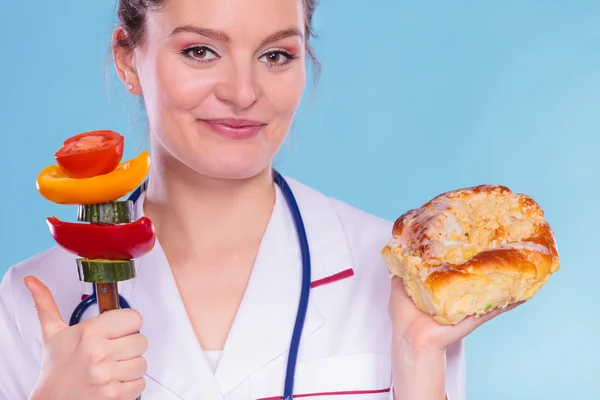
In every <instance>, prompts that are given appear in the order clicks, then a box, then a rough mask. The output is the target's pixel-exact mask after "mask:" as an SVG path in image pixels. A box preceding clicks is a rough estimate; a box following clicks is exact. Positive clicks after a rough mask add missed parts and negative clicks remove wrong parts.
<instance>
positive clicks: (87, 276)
mask: <svg viewBox="0 0 600 400" xmlns="http://www.w3.org/2000/svg"><path fill="white" fill-rule="evenodd" d="M77 272H78V273H79V280H80V281H83V282H92V283H115V282H121V281H126V280H129V279H133V278H135V265H134V262H133V260H91V259H87V258H78V259H77Z"/></svg>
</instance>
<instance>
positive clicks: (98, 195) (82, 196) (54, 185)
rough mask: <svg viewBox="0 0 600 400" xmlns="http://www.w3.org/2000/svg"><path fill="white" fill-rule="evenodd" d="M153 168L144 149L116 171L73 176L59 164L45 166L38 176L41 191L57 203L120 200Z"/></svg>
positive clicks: (74, 203)
mask: <svg viewBox="0 0 600 400" xmlns="http://www.w3.org/2000/svg"><path fill="white" fill-rule="evenodd" d="M149 171H150V155H149V154H148V151H143V152H142V153H140V154H139V155H138V156H137V157H135V158H132V159H131V160H128V161H125V162H122V163H120V164H119V166H118V167H117V168H116V169H114V170H113V171H112V172H109V173H108V174H104V175H97V176H93V177H89V178H79V179H78V178H71V177H69V176H67V174H65V173H64V172H63V171H62V170H61V169H60V167H59V166H58V165H50V166H48V167H46V168H44V169H43V170H42V171H41V172H40V173H39V175H38V177H37V181H36V186H37V190H38V192H39V193H40V194H41V195H42V196H43V197H44V198H45V199H47V200H50V201H52V202H54V203H57V204H66V205H76V204H82V205H86V204H101V203H108V202H111V201H116V200H119V199H120V198H121V197H123V196H125V195H126V194H128V193H130V192H132V191H134V190H135V189H136V188H137V187H138V186H139V185H140V184H142V183H143V182H144V179H145V178H146V176H147V175H148V172H149Z"/></svg>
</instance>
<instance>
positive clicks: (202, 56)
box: [182, 46, 219, 63]
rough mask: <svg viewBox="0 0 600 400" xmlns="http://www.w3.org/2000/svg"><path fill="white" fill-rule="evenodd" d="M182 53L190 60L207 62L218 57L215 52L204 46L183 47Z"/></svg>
mask: <svg viewBox="0 0 600 400" xmlns="http://www.w3.org/2000/svg"><path fill="white" fill-rule="evenodd" d="M182 53H183V54H184V55H185V56H186V57H187V58H189V59H191V60H192V61H196V62H200V63H202V62H208V61H212V60H216V59H217V58H219V56H218V55H217V53H215V52H214V51H213V50H211V49H210V48H208V47H206V46H194V47H188V48H187V49H184V50H183V51H182Z"/></svg>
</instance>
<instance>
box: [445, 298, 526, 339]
mask: <svg viewBox="0 0 600 400" xmlns="http://www.w3.org/2000/svg"><path fill="white" fill-rule="evenodd" d="M524 302H525V301H520V302H517V303H513V304H510V305H508V306H507V307H504V308H500V307H497V308H495V309H493V310H491V311H488V312H487V313H485V314H482V315H480V316H479V317H476V316H474V315H471V316H469V317H467V318H465V319H464V320H462V321H461V322H459V323H458V324H457V325H456V327H457V329H458V330H459V332H460V336H461V337H464V336H467V335H468V334H470V333H471V332H473V331H474V330H475V329H477V328H478V327H479V326H481V325H483V324H484V323H486V322H488V321H490V320H491V319H493V318H495V317H497V316H498V315H500V314H504V313H505V312H507V311H510V310H512V309H514V308H516V307H518V306H520V305H521V304H523V303H524Z"/></svg>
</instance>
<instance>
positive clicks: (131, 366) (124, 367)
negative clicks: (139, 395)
mask: <svg viewBox="0 0 600 400" xmlns="http://www.w3.org/2000/svg"><path fill="white" fill-rule="evenodd" d="M147 368H148V364H147V363H146V359H144V357H136V358H132V359H130V360H125V361H119V362H117V371H116V374H115V379H116V380H118V381H120V382H130V381H135V380H138V379H140V378H142V377H143V376H144V374H145V373H146V370H147Z"/></svg>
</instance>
